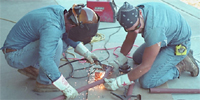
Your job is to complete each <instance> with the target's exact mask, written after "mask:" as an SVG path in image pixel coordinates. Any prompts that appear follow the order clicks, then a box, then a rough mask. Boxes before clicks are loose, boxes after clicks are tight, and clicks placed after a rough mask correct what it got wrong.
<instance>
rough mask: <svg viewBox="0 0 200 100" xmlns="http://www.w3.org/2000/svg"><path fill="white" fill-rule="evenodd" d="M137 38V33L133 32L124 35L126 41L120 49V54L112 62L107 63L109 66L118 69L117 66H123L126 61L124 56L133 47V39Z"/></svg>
mask: <svg viewBox="0 0 200 100" xmlns="http://www.w3.org/2000/svg"><path fill="white" fill-rule="evenodd" d="M136 37H137V33H134V32H128V34H127V35H126V39H125V40H124V42H123V44H122V48H121V51H120V53H119V54H118V58H117V59H115V60H114V61H111V62H109V64H110V65H111V66H113V67H115V68H118V67H119V66H121V65H123V64H124V63H126V62H127V61H128V59H127V57H126V55H127V54H128V52H129V51H130V50H131V48H132V47H133V43H134V42H135V38H136Z"/></svg>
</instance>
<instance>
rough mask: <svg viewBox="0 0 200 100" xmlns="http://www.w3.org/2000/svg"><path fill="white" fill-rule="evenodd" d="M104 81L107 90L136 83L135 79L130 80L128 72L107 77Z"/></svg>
mask: <svg viewBox="0 0 200 100" xmlns="http://www.w3.org/2000/svg"><path fill="white" fill-rule="evenodd" d="M104 81H105V83H104V86H105V88H106V89H107V90H117V89H118V88H120V87H123V86H126V85H130V84H132V83H134V82H133V81H130V80H129V78H128V74H123V75H121V76H118V77H117V78H110V79H107V78H105V79H104Z"/></svg>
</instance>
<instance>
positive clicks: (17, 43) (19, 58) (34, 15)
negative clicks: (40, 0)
mask: <svg viewBox="0 0 200 100" xmlns="http://www.w3.org/2000/svg"><path fill="white" fill-rule="evenodd" d="M99 20H100V18H99V16H98V15H97V14H96V13H95V12H94V11H93V10H92V9H90V8H87V7H85V6H84V5H81V4H78V5H77V4H74V5H73V6H72V7H71V8H70V9H69V10H66V9H65V8H64V7H62V6H60V5H50V6H46V7H43V8H39V9H35V10H33V11H30V12H29V13H27V14H26V15H25V16H23V17H22V18H21V19H20V20H19V21H18V22H17V23H16V24H15V25H14V27H13V28H12V29H11V31H10V32H9V34H8V36H7V38H6V40H5V43H4V45H3V47H2V48H1V49H2V51H3V53H4V54H5V59H6V60H7V63H8V64H9V65H10V66H11V67H13V68H16V69H18V71H19V72H20V73H21V74H24V75H26V76H28V77H31V78H34V79H36V86H35V89H34V91H36V92H54V91H62V92H63V93H64V95H65V96H66V99H72V98H75V97H76V96H77V95H78V92H77V91H76V89H74V88H73V87H72V86H71V85H70V84H69V83H68V82H67V80H66V79H65V78H64V77H63V75H62V74H61V73H60V71H59V68H58V67H59V64H60V57H61V55H62V53H63V52H64V51H63V50H67V47H68V46H72V47H73V48H74V50H75V52H76V53H78V54H80V55H82V56H84V57H85V58H86V59H87V60H88V61H89V62H90V63H94V60H93V59H94V58H95V59H97V57H96V56H95V54H93V53H91V52H90V51H89V50H88V49H87V48H86V47H85V46H84V45H83V43H84V44H86V43H89V42H90V41H91V39H92V37H93V36H95V34H96V33H97V30H98V26H99Z"/></svg>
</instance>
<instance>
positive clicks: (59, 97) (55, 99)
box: [51, 67, 113, 100]
mask: <svg viewBox="0 0 200 100" xmlns="http://www.w3.org/2000/svg"><path fill="white" fill-rule="evenodd" d="M112 69H113V68H112V67H109V68H108V69H107V70H106V72H105V75H104V77H103V78H102V79H101V80H98V81H96V82H93V83H91V84H88V85H86V86H83V87H80V88H78V89H76V90H77V92H78V93H81V92H83V91H85V90H88V89H89V88H92V87H95V86H97V85H100V84H103V83H105V82H104V78H107V77H108V75H109V73H110V72H111V71H112ZM63 99H65V96H64V95H61V96H58V97H56V98H53V99H51V100H63Z"/></svg>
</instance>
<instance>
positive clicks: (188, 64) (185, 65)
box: [176, 50, 199, 77]
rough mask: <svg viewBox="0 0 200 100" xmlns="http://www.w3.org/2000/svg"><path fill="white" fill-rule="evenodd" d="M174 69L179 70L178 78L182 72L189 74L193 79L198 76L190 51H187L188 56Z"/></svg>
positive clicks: (197, 69) (196, 65)
mask: <svg viewBox="0 0 200 100" xmlns="http://www.w3.org/2000/svg"><path fill="white" fill-rule="evenodd" d="M176 67H177V69H178V70H179V77H180V74H181V72H183V71H188V72H190V74H191V76H193V77H196V76H198V74H199V67H198V64H197V63H196V61H195V59H194V57H193V51H192V50H190V51H189V53H188V55H187V56H186V57H185V58H184V59H183V60H182V61H181V62H179V63H178V64H177V65H176Z"/></svg>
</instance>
